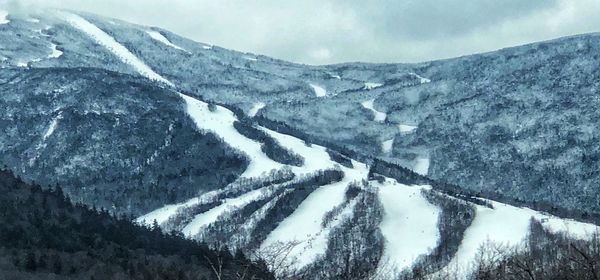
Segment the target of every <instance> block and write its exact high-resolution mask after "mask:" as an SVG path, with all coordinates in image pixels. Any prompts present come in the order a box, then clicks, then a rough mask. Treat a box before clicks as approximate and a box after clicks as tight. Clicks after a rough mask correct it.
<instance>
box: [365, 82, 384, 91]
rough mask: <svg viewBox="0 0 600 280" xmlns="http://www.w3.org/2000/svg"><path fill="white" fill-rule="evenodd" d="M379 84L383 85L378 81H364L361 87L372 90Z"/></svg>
mask: <svg viewBox="0 0 600 280" xmlns="http://www.w3.org/2000/svg"><path fill="white" fill-rule="evenodd" d="M380 86H383V84H380V83H368V82H367V83H365V86H364V87H363V89H366V90H372V89H375V88H378V87H380Z"/></svg>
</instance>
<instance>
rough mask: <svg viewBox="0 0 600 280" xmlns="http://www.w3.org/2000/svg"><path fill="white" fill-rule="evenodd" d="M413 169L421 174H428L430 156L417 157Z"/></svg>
mask: <svg viewBox="0 0 600 280" xmlns="http://www.w3.org/2000/svg"><path fill="white" fill-rule="evenodd" d="M413 171H414V172H416V173H419V174H421V175H427V173H428V172H429V158H425V157H421V158H417V159H416V161H415V164H414V166H413Z"/></svg>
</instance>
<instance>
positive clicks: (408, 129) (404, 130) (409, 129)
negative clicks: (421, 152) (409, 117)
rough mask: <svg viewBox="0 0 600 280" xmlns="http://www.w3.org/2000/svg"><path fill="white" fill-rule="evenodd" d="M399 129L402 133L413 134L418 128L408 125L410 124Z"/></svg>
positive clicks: (401, 125) (402, 125) (399, 126)
mask: <svg viewBox="0 0 600 280" xmlns="http://www.w3.org/2000/svg"><path fill="white" fill-rule="evenodd" d="M398 129H399V130H400V133H411V132H413V131H415V129H417V126H414V125H408V124H399V125H398Z"/></svg>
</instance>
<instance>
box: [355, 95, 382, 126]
mask: <svg viewBox="0 0 600 280" xmlns="http://www.w3.org/2000/svg"><path fill="white" fill-rule="evenodd" d="M361 105H362V106H363V107H365V108H367V109H369V110H371V112H373V115H375V118H374V119H373V120H374V121H376V122H384V121H385V119H386V118H387V114H386V113H383V112H379V111H377V110H375V107H374V106H375V99H371V100H367V101H364V102H362V103H361Z"/></svg>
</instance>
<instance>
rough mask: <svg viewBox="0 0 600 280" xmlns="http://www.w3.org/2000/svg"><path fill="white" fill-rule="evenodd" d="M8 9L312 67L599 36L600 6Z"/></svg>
mask: <svg viewBox="0 0 600 280" xmlns="http://www.w3.org/2000/svg"><path fill="white" fill-rule="evenodd" d="M0 1H3V0H0ZM5 2H6V1H5ZM16 2H18V3H17V4H15V3H16ZM9 5H11V6H13V7H12V8H13V9H18V10H21V11H23V10H30V9H35V8H38V7H42V6H53V7H61V8H68V9H75V10H83V11H87V12H92V13H98V14H101V15H105V16H110V17H115V18H120V19H123V20H126V21H131V22H135V23H139V24H145V25H154V26H160V27H163V28H165V29H169V30H171V31H173V32H175V33H178V34H181V35H183V36H186V37H189V38H191V39H194V40H197V41H201V42H206V43H210V44H215V45H220V46H223V47H226V48H232V49H236V50H240V51H248V52H254V53H259V54H265V55H269V56H273V57H276V58H281V59H286V60H291V61H295V62H301V63H309V64H325V63H338V62H347V61H367V62H418V61H426V60H432V59H439V58H448V57H454V56H460V55H466V54H470V53H474V52H483V51H491V50H495V49H498V48H502V47H507V46H514V45H518V44H524V43H529V42H533V41H538V40H545V39H551V38H555V37H559V36H566V35H572V34H577V33H584V32H593V31H600V19H598V18H600V17H597V15H595V13H594V11H598V10H600V1H597V0H578V1H571V0H528V1H523V0H505V1H496V0H478V1H461V0H444V1H439V0H403V1H398V0H289V1H276V0H255V1H247V0H223V1H211V0H196V1H188V0H128V1H125V0H102V1H98V0H14V1H10V3H9Z"/></svg>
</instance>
